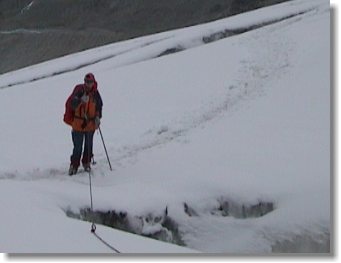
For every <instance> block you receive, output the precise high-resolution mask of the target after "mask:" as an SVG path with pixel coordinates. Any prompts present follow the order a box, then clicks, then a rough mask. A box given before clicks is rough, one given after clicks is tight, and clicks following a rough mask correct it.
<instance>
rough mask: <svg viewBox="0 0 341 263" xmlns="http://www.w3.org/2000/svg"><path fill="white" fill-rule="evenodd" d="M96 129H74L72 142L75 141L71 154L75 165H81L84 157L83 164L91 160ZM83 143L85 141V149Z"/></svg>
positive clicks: (72, 162)
mask: <svg viewBox="0 0 341 263" xmlns="http://www.w3.org/2000/svg"><path fill="white" fill-rule="evenodd" d="M94 133H95V132H94V131H90V132H79V131H74V130H73V131H72V132H71V134H72V142H73V151H72V155H71V164H72V165H73V167H77V168H78V167H79V165H80V160H81V157H82V152H83V158H82V164H88V163H90V161H91V158H92V156H93V152H92V149H93V139H94ZM83 143H84V151H83Z"/></svg>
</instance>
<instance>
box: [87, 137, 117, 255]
mask: <svg viewBox="0 0 341 263" xmlns="http://www.w3.org/2000/svg"><path fill="white" fill-rule="evenodd" d="M89 146H90V134H89V133H88V156H90V155H91V152H90V147H89ZM89 186H90V213H91V215H92V216H91V233H92V234H94V236H95V237H96V238H97V239H98V240H99V241H101V242H102V243H103V244H104V245H106V246H107V247H108V248H110V249H111V250H113V251H114V252H115V253H121V252H120V251H118V250H117V249H116V248H114V247H113V246H111V245H110V244H109V243H108V242H106V241H105V240H104V239H103V238H101V237H100V236H99V235H98V234H97V233H96V224H95V222H94V216H93V215H94V204H93V201H92V182H91V169H89Z"/></svg>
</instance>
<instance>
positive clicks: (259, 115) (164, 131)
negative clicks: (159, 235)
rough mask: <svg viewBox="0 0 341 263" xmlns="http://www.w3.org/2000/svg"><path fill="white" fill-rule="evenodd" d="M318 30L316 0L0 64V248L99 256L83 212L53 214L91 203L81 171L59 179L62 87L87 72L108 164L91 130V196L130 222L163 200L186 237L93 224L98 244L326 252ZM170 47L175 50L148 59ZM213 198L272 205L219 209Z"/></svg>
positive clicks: (325, 42)
mask: <svg viewBox="0 0 341 263" xmlns="http://www.w3.org/2000/svg"><path fill="white" fill-rule="evenodd" d="M290 15H294V16H293V17H291V18H287V17H288V16H290ZM284 18H286V19H284ZM279 19H284V20H283V21H280V22H276V23H273V24H271V25H268V26H265V27H261V28H258V29H256V30H252V31H249V32H246V33H243V34H239V35H235V36H232V37H227V38H224V39H221V40H219V41H215V42H212V43H209V44H204V43H203V41H202V38H203V37H205V36H207V35H210V34H213V33H216V32H221V31H224V30H226V29H231V28H245V27H249V26H250V25H253V24H261V23H265V22H269V21H273V20H279ZM329 28H330V10H329V2H327V1H324V0H314V1H311V0H309V1H308V0H297V1H290V2H288V3H284V4H280V5H277V6H272V7H268V8H263V9H259V10H256V11H252V12H248V13H245V14H242V15H238V16H235V17H231V18H227V19H223V20H219V21H216V22H212V23H208V24H205V25H199V26H195V27H189V28H185V29H181V30H174V31H170V32H166V33H161V34H157V35H151V36H146V37H142V38H138V39H133V40H129V41H125V42H120V43H116V44H112V45H108V46H104V47H101V48H96V49H92V50H88V51H85V52H80V53H77V54H74V55H69V56H65V57H62V58H59V59H55V60H51V61H48V62H45V63H41V64H37V65H35V66H31V67H28V68H25V69H22V70H18V71H14V72H10V73H7V74H3V75H0V87H1V89H0V94H1V96H0V104H1V105H2V107H3V109H5V112H4V113H3V114H2V115H1V117H0V127H1V137H0V141H1V149H2V151H1V152H0V181H1V184H0V195H1V198H0V209H1V211H2V220H1V225H0V251H1V252H5V253H110V252H112V251H111V250H110V249H108V247H107V246H105V245H103V243H101V242H99V241H98V240H97V239H96V238H95V237H94V236H93V235H92V234H91V233H90V226H91V224H90V223H89V222H84V221H79V220H76V219H72V218H69V217H67V216H66V214H65V211H66V210H68V211H73V212H75V213H77V212H79V210H80V209H82V208H86V207H89V205H90V196H89V178H88V175H87V174H79V175H76V176H74V177H69V176H67V175H66V172H67V168H68V165H69V156H70V153H71V150H72V142H71V134H70V128H69V127H68V126H66V125H65V124H64V123H63V122H62V117H63V113H64V103H65V100H66V98H67V96H68V95H69V93H70V92H71V91H72V89H73V87H74V86H75V85H76V84H77V83H79V82H81V81H82V78H83V76H84V74H85V73H87V72H93V73H94V74H95V76H96V78H97V80H98V83H99V90H100V92H101V94H102V97H103V100H104V108H103V119H102V125H101V129H102V132H103V136H104V139H105V142H106V145H107V148H108V151H109V156H110V159H111V162H112V165H113V168H114V171H112V172H111V171H109V166H108V164H107V160H106V156H105V153H104V150H103V146H102V142H101V140H100V136H99V135H98V133H96V136H95V139H94V144H95V149H94V153H95V158H96V161H97V165H96V166H95V167H94V169H93V174H92V183H93V198H94V208H95V209H96V210H101V211H110V210H115V211H122V212H126V213H127V214H129V216H130V217H131V218H138V217H147V216H148V215H154V216H158V215H160V214H162V213H163V212H164V210H165V208H166V207H167V210H168V216H169V217H171V218H172V220H174V221H175V222H176V223H177V225H178V227H179V231H180V232H181V235H182V239H183V241H184V242H185V243H186V246H187V248H185V247H181V246H177V245H174V244H169V243H166V242H160V241H156V240H152V239H148V238H146V237H141V236H138V235H133V234H130V233H126V232H123V231H118V230H114V229H112V228H109V227H105V226H100V225H97V231H96V232H97V233H98V234H99V235H101V237H102V238H103V239H105V241H107V242H108V243H109V244H111V245H113V246H114V247H115V248H116V249H119V250H120V251H121V252H123V253H196V252H210V253H232V254H268V253H271V252H272V251H274V252H275V251H277V252H287V250H288V251H292V250H290V247H291V246H292V247H295V248H296V249H297V250H298V251H300V252H302V251H303V252H307V251H308V252H321V251H322V252H326V251H327V252H328V249H329V247H328V245H327V247H326V244H329V235H330V232H331V216H330V213H331V211H330V206H331V205H330V197H331V191H330V176H331V170H330V158H331V157H330V132H331V131H330V42H329V41H330V32H329V30H330V29H329ZM177 46H181V47H184V48H185V49H186V50H184V51H182V52H178V53H175V54H172V55H167V56H162V57H157V55H159V54H161V53H162V52H164V51H165V50H167V49H169V48H172V47H177ZM77 68H78V69H77ZM54 73H56V74H54ZM33 80H34V81H33ZM18 83H21V84H18ZM221 200H226V201H228V202H229V203H234V204H239V205H244V206H249V205H254V204H257V203H259V202H271V203H273V204H274V210H273V211H271V212H269V213H267V214H266V215H264V216H261V217H254V218H245V219H244V218H243V219H241V218H236V217H232V216H222V215H221V214H219V213H217V211H218V208H219V204H220V203H219V201H221ZM184 203H186V204H188V205H189V206H190V208H191V209H192V210H193V211H194V212H195V216H189V215H188V213H186V212H185V211H184ZM160 228H162V227H161V226H160V225H157V224H156V225H154V226H150V225H149V226H148V225H146V226H145V228H142V230H141V231H142V233H150V232H153V231H156V230H158V229H160ZM297 240H299V241H300V242H297ZM311 244H313V245H314V248H315V247H316V244H320V246H317V247H318V248H322V249H321V251H312V249H313V245H311ZM276 249H279V251H278V250H276Z"/></svg>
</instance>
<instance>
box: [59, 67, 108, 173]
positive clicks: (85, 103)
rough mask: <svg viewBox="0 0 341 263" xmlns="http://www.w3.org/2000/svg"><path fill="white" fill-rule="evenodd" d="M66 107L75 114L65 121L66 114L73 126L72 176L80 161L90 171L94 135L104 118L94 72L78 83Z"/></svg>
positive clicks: (70, 171)
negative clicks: (82, 82) (81, 82)
mask: <svg viewBox="0 0 341 263" xmlns="http://www.w3.org/2000/svg"><path fill="white" fill-rule="evenodd" d="M66 107H69V108H71V109H70V111H72V115H73V116H72V118H71V120H70V121H69V122H67V121H65V116H64V121H65V122H66V123H68V124H69V125H71V126H72V142H73V151H72V155H71V158H70V159H71V163H70V168H69V175H70V176H72V175H74V174H76V173H77V171H78V167H79V166H80V161H82V165H83V167H84V170H85V171H90V169H91V167H90V161H91V158H92V156H93V152H92V150H93V137H94V133H95V130H96V129H97V128H98V127H99V125H100V119H101V118H102V107H103V101H102V98H101V95H100V93H99V91H98V90H97V82H96V80H95V76H94V75H93V74H92V73H88V74H86V75H85V77H84V84H78V85H77V86H76V87H75V88H74V90H73V92H72V94H71V95H70V96H69V98H68V100H67V102H66ZM83 142H84V151H83V157H82V150H83ZM81 157H82V160H81Z"/></svg>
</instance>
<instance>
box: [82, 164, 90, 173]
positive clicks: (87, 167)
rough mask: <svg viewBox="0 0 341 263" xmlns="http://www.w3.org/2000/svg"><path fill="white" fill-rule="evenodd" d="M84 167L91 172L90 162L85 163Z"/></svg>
mask: <svg viewBox="0 0 341 263" xmlns="http://www.w3.org/2000/svg"><path fill="white" fill-rule="evenodd" d="M83 168H84V171H85V172H90V170H91V167H90V163H83Z"/></svg>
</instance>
